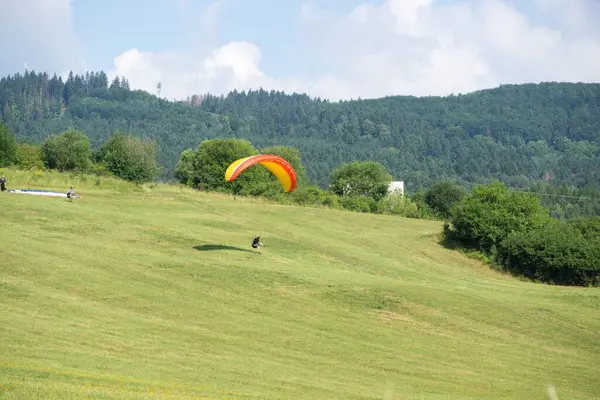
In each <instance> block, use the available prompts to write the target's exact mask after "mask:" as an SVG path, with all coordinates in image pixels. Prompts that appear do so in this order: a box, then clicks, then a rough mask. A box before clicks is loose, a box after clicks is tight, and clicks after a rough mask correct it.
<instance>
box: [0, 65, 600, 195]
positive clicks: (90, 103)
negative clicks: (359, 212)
mask: <svg viewBox="0 0 600 400" xmlns="http://www.w3.org/2000/svg"><path fill="white" fill-rule="evenodd" d="M0 118H1V119H2V120H3V121H4V122H5V123H6V124H7V125H8V126H9V128H10V129H11V130H12V132H13V133H15V135H16V136H17V137H18V138H19V139H28V140H30V141H34V142H35V141H38V142H39V141H42V140H43V139H45V138H46V137H47V136H48V135H50V134H54V133H60V132H62V131H64V130H66V129H67V128H70V127H75V128H78V129H80V130H82V131H83V132H84V133H85V134H86V135H88V136H89V138H90V141H91V142H92V145H93V146H97V145H99V144H100V143H102V142H103V141H104V140H106V138H108V137H109V136H110V135H111V134H112V133H113V132H114V131H115V130H124V131H128V132H131V133H134V134H136V135H140V136H146V137H149V138H152V139H154V140H156V142H157V144H158V148H159V161H160V163H161V164H162V165H163V166H164V167H165V170H164V173H163V176H162V179H167V180H168V179H172V178H173V171H174V169H175V166H176V164H177V162H178V160H179V156H180V154H181V152H182V151H183V150H185V149H186V148H194V149H195V148H196V147H197V146H198V144H199V143H200V142H201V141H202V140H204V139H208V138H213V137H239V138H245V139H247V140H249V141H250V142H252V144H253V146H254V147H256V148H260V147H263V146H268V145H273V144H281V145H288V146H293V147H296V148H298V149H299V150H300V151H301V154H302V159H303V163H304V164H305V166H306V170H307V173H308V176H309V177H310V178H311V179H312V180H313V181H314V182H315V183H317V184H318V185H319V186H321V187H325V186H326V185H327V183H328V178H329V174H330V172H331V170H332V169H333V168H335V167H337V166H338V165H339V164H340V163H342V162H346V161H351V160H373V161H378V162H381V163H382V164H383V165H385V166H386V167H387V168H388V169H389V171H390V172H391V174H392V176H393V177H394V180H402V181H404V182H406V185H407V190H408V191H411V192H412V191H414V190H415V189H416V188H418V187H421V186H429V185H430V184H431V183H432V182H433V181H435V180H438V179H442V178H446V179H452V180H456V181H458V182H459V183H460V184H462V185H464V186H471V185H473V184H476V183H482V182H488V181H490V180H492V179H499V180H501V181H503V182H505V183H506V184H508V185H510V186H512V187H529V186H531V185H532V184H533V183H535V182H537V181H540V180H546V181H550V182H555V183H565V184H568V185H571V186H578V187H583V186H586V185H596V186H598V185H600V84H584V83H554V82H552V83H541V84H523V85H502V86H500V87H498V88H494V89H489V90H480V91H477V92H473V93H468V94H463V95H452V96H446V97H437V96H429V97H414V96H389V97H383V98H380V99H369V100H352V101H342V102H330V101H326V100H322V99H318V98H317V99H315V98H311V97H309V96H307V95H304V94H286V93H284V92H281V91H266V90H262V89H261V90H252V91H242V92H239V91H233V92H231V93H229V94H228V95H227V96H214V95H210V94H208V95H202V96H199V95H196V96H190V98H188V100H187V101H180V102H171V101H166V100H164V99H159V98H158V97H157V96H155V95H152V94H149V93H147V92H144V91H139V90H131V89H130V88H129V83H128V81H127V80H126V79H123V78H116V79H114V80H113V81H112V82H109V80H108V78H107V75H106V74H105V73H104V72H102V71H100V72H89V73H87V74H86V75H83V76H82V75H75V74H70V75H69V77H68V79H67V80H66V81H64V82H63V80H62V79H61V78H59V77H57V76H56V75H52V76H51V75H50V74H48V73H36V72H34V71H31V72H25V73H24V74H15V75H12V76H8V77H4V78H2V79H0Z"/></svg>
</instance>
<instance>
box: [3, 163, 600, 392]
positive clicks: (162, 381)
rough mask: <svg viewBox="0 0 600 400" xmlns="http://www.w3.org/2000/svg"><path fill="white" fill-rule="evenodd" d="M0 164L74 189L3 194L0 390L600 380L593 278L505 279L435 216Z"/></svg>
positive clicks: (465, 387)
mask: <svg viewBox="0 0 600 400" xmlns="http://www.w3.org/2000/svg"><path fill="white" fill-rule="evenodd" d="M2 172H3V173H8V172H10V174H9V175H10V177H11V179H10V184H11V187H12V188H26V187H28V188H47V189H58V190H61V191H62V190H64V188H65V187H68V186H70V185H74V186H75V187H76V188H77V192H78V194H80V195H82V196H83V198H82V199H78V200H76V201H73V202H69V201H68V200H66V199H63V198H46V197H41V196H31V195H23V194H9V193H0V203H1V204H2V210H3V213H2V229H1V230H0V243H1V246H0V254H1V257H2V268H1V269H2V274H1V275H0V343H2V345H1V346H0V397H1V398H3V399H4V398H5V399H17V398H28V399H37V398H44V399H54V398H56V399H64V398H91V397H94V398H106V399H109V398H110V399H129V398H133V397H135V398H139V399H150V398H153V399H158V398H160V399H169V398H177V399H192V398H194V399H198V398H239V399H284V398H294V399H300V398H306V399H318V398H327V399H334V398H340V399H383V398H386V399H390V398H392V399H414V398H419V399H423V400H429V399H431V400H433V399H440V398H444V399H475V398H478V399H480V398H494V399H514V398H519V399H525V398H526V399H540V400H541V399H547V398H548V397H547V394H546V390H547V386H548V385H549V384H552V385H554V387H556V390H557V393H558V396H559V398H561V399H571V400H584V399H585V400H589V399H592V398H597V395H598V392H599V391H600V382H598V379H597V377H598V376H600V365H599V364H598V362H597V355H598V353H599V352H600V341H599V340H598V332H600V312H599V311H600V292H599V291H598V289H597V288H573V287H558V286H550V285H543V284H534V283H530V282H525V281H522V280H518V279H515V278H511V277H508V276H505V275H501V274H499V273H497V272H495V271H493V270H491V269H490V268H489V267H487V266H484V265H481V264H480V263H478V262H476V261H473V260H470V259H467V258H465V257H464V256H462V255H460V253H458V252H453V251H450V250H447V249H445V248H443V247H441V246H440V245H439V244H438V243H437V241H436V235H437V234H438V233H439V232H440V229H441V223H439V222H432V221H424V220H410V219H404V218H399V217H392V216H375V215H368V214H361V213H351V212H343V211H334V210H326V209H314V208H302V207H289V206H280V205H271V204H266V203H259V202H258V201H257V200H251V199H249V198H239V197H238V198H237V199H235V200H234V199H232V198H231V197H229V196H224V195H215V194H208V193H203V192H196V191H192V190H190V189H185V188H181V187H176V186H167V185H155V186H154V187H150V186H144V187H142V186H140V187H135V186H133V185H128V184H125V183H121V182H118V181H113V180H111V179H108V178H107V179H105V180H103V181H102V182H101V183H100V184H99V185H96V184H95V177H89V178H87V179H84V178H80V177H77V178H75V177H73V176H71V177H70V178H69V176H70V175H59V174H56V173H53V172H43V173H37V174H35V175H30V174H27V173H23V172H18V171H6V170H5V171H2ZM358 226H360V230H357V231H356V232H355V233H353V234H349V227H358ZM256 233H259V234H261V236H262V238H263V241H264V242H265V243H266V244H267V247H266V248H264V249H263V250H262V254H260V255H259V254H253V253H252V252H250V248H249V243H250V240H251V238H252V235H254V234H256ZM390 393H391V394H392V395H390ZM386 396H387V397H386Z"/></svg>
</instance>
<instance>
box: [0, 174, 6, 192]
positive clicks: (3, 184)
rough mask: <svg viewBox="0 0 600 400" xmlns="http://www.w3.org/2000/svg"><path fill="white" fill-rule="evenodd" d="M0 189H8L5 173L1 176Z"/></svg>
mask: <svg viewBox="0 0 600 400" xmlns="http://www.w3.org/2000/svg"><path fill="white" fill-rule="evenodd" d="M0 190H2V191H3V192H4V191H5V190H6V178H5V177H4V175H2V178H0Z"/></svg>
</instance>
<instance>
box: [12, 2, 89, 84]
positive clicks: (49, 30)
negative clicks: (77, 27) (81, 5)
mask: <svg viewBox="0 0 600 400" xmlns="http://www.w3.org/2000/svg"><path fill="white" fill-rule="evenodd" d="M1 9H2V11H0V49H1V50H0V74H2V75H7V74H13V73H15V72H18V71H23V70H24V68H25V63H27V67H28V69H30V70H35V71H37V72H41V71H56V72H57V73H60V74H67V73H68V71H69V70H73V71H79V72H82V71H84V65H85V64H84V62H83V61H82V60H81V59H80V58H79V56H78V54H79V51H78V50H79V43H78V42H77V40H76V38H75V35H74V33H73V24H72V15H71V1H70V0H19V1H11V0H8V1H3V2H2V8H1Z"/></svg>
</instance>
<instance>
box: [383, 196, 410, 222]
mask: <svg viewBox="0 0 600 400" xmlns="http://www.w3.org/2000/svg"><path fill="white" fill-rule="evenodd" d="M377 212H379V213H382V214H393V215H399V216H402V217H408V218H417V217H418V216H419V209H418V207H417V205H416V204H415V203H413V202H412V201H411V200H410V199H409V198H408V197H405V196H403V195H401V194H389V195H387V196H385V197H384V198H382V199H381V200H379V202H378V203H377Z"/></svg>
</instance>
